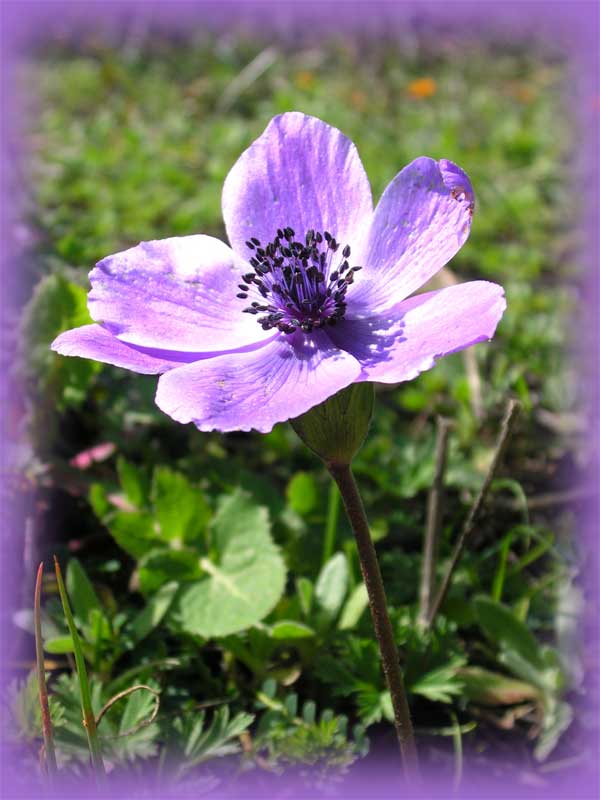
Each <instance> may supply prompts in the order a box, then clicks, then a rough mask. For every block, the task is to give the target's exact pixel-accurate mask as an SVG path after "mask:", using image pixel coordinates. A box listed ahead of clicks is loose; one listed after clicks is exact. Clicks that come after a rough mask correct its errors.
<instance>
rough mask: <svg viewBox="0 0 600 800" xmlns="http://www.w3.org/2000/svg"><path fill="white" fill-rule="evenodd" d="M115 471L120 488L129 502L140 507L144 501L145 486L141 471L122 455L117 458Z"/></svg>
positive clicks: (144, 477) (144, 478)
mask: <svg viewBox="0 0 600 800" xmlns="http://www.w3.org/2000/svg"><path fill="white" fill-rule="evenodd" d="M117 473H118V475H119V481H120V483H121V488H122V489H123V491H124V492H125V496H126V497H127V499H128V500H129V502H130V503H131V504H132V505H134V506H135V507H136V508H142V507H143V506H144V505H145V502H146V495H147V486H146V483H147V481H146V476H145V475H144V473H143V471H142V470H141V469H140V468H139V467H137V466H136V465H135V464H132V463H131V462H130V461H127V460H126V459H125V458H123V457H122V456H119V458H118V459H117Z"/></svg>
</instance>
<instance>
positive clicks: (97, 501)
mask: <svg viewBox="0 0 600 800" xmlns="http://www.w3.org/2000/svg"><path fill="white" fill-rule="evenodd" d="M88 500H89V502H90V505H91V507H92V509H93V510H94V514H95V515H96V516H97V517H98V519H103V518H104V516H105V515H106V514H107V513H108V511H109V510H110V502H109V500H108V496H107V492H106V488H105V487H104V485H103V484H101V483H92V485H91V486H90V491H89V493H88Z"/></svg>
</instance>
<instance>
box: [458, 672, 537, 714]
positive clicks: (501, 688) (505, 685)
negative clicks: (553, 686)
mask: <svg viewBox="0 0 600 800" xmlns="http://www.w3.org/2000/svg"><path fill="white" fill-rule="evenodd" d="M458 675H459V677H460V679H461V681H462V684H463V690H462V693H463V695H464V696H465V697H466V698H467V699H468V700H469V701H470V702H472V703H478V704H479V705H484V706H503V705H506V706H511V705H514V704H516V703H522V702H524V701H526V700H535V701H538V700H539V699H540V691H539V689H537V688H536V687H535V686H532V685H531V684H530V683H526V682H525V681H517V680H515V679H514V678H509V677H508V676H507V675H502V674H501V673H499V672H492V671H490V670H488V669H483V668H482V667H463V668H461V669H460V670H459V671H458Z"/></svg>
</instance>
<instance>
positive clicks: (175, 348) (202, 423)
mask: <svg viewBox="0 0 600 800" xmlns="http://www.w3.org/2000/svg"><path fill="white" fill-rule="evenodd" d="M222 204H223V217H224V220H225V227H226V229H227V235H228V236H229V241H230V243H231V248H229V247H228V246H227V245H226V244H224V243H223V242H221V241H219V240H217V239H213V238H212V237H210V236H202V235H198V236H186V237H181V238H173V239H164V240H160V241H153V242H142V243H141V244H139V245H138V246H137V247H132V248H131V249H129V250H125V251H123V252H122V253H117V254H116V255H113V256H108V257H107V258H105V259H103V260H102V261H100V262H99V263H98V264H97V265H96V267H95V269H93V270H92V271H91V273H90V280H91V284H92V289H91V291H90V294H89V300H88V305H89V310H90V314H91V316H92V318H93V319H94V320H96V321H97V324H94V325H84V326H83V327H81V328H76V329H74V330H70V331H67V332H66V333H63V334H61V335H60V336H59V337H58V338H57V339H56V340H55V341H54V342H53V344H52V347H53V349H54V350H56V351H57V352H59V353H62V354H63V355H69V356H81V357H84V358H93V359H96V360H98V361H105V362H106V363H108V364H114V365H116V366H119V367H125V368H126V369H130V370H133V371H134V372H141V373H147V374H157V373H162V374H161V377H160V379H159V381H158V390H157V393H156V403H157V405H158V406H159V407H160V408H161V409H162V410H163V411H164V412H166V413H167V414H169V415H170V416H171V417H173V419H175V420H177V421H178V422H186V423H187V422H193V423H194V424H195V425H196V426H197V427H198V428H199V429H200V430H202V431H210V430H215V429H216V430H220V431H233V430H243V431H247V430H251V429H256V430H258V431H261V432H263V433H267V432H268V431H270V430H271V428H272V427H273V425H274V424H275V423H277V422H282V421H284V420H288V419H293V418H294V417H297V416H299V415H300V414H303V413H304V412H306V411H308V410H309V409H310V408H311V407H312V406H315V405H317V404H318V403H321V402H323V401H324V400H326V399H327V398H328V397H330V396H331V395H333V394H335V393H336V392H337V391H339V390H340V389H343V388H344V387H346V386H348V385H350V384H351V383H353V382H355V381H377V382H381V383H396V382H399V381H406V380H410V379H411V378H414V377H416V376H417V375H418V374H419V373H420V372H422V371H423V370H426V369H429V368H430V367H432V366H433V364H434V361H435V359H436V358H437V357H438V356H442V355H446V354H447V353H452V352H454V351H456V350H460V349H462V348H464V347H468V346H469V345H471V344H474V343H475V342H481V341H484V340H487V339H489V338H490V337H491V336H492V335H493V334H494V331H495V329H496V325H497V324H498V321H499V319H500V317H501V316H502V313H503V311H504V309H505V307H506V303H505V300H504V293H503V290H502V288H501V287H500V286H498V285H496V284H494V283H488V282H486V281H473V282H470V283H463V284H460V285H457V286H452V287H451V288H447V289H442V290H440V291H434V292H427V293H425V294H419V295H414V296H411V295H413V293H414V292H415V291H416V290H417V289H419V287H421V286H422V285H423V284H424V283H426V282H427V281H428V280H429V279H430V278H431V277H432V276H433V275H434V274H435V273H436V272H438V270H439V269H440V268H441V267H443V266H444V264H446V263H447V262H448V261H449V260H450V259H451V258H452V256H454V254H455V253H456V252H457V251H458V250H459V249H460V247H461V246H462V245H463V244H464V242H465V240H466V238H467V236H468V235H469V229H470V226H471V216H472V214H473V190H472V188H471V184H470V182H469V179H468V177H467V176H466V175H465V173H464V172H463V171H462V170H461V169H460V168H459V167H457V166H456V165H455V164H453V163H451V162H450V161H446V160H444V159H442V160H440V161H434V160H433V159H431V158H425V157H421V158H417V159H416V160H415V161H413V162H412V163H411V164H409V165H408V166H407V167H405V168H404V169H403V170H402V171H401V172H400V173H398V175H396V177H395V178H394V180H393V181H392V182H391V183H390V184H389V186H388V187H387V189H386V190H385V192H384V193H383V196H382V197H381V199H380V201H379V203H378V205H377V207H376V208H375V210H373V204H372V199H371V190H370V187H369V181H368V179H367V176H366V173H365V171H364V168H363V166H362V164H361V161H360V158H359V156H358V152H357V150H356V148H355V147H354V145H353V144H352V142H351V141H350V140H349V139H347V138H346V137H345V136H343V135H342V134H341V133H340V131H338V130H336V129H335V128H331V127H330V126H329V125H326V124H325V123H324V122H321V120H319V119H315V118H314V117H308V116H306V115H304V114H300V113H296V112H293V113H288V114H282V115H281V116H278V117H275V118H274V119H273V120H272V121H271V122H270V123H269V125H268V127H267V129H266V130H265V132H264V133H263V134H262V136H260V137H259V138H258V139H257V140H256V141H255V142H254V143H253V144H252V145H251V146H250V147H249V148H248V149H247V150H246V151H245V152H244V153H243V154H242V155H241V156H240V158H239V160H238V161H237V163H236V164H235V165H234V167H233V168H232V170H231V172H230V173H229V175H228V176H227V179H226V181H225V185H224V187H223V199H222Z"/></svg>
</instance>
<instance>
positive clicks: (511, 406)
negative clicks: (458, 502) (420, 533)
mask: <svg viewBox="0 0 600 800" xmlns="http://www.w3.org/2000/svg"><path fill="white" fill-rule="evenodd" d="M520 407H521V406H520V403H519V402H518V401H517V400H509V401H508V404H507V406H506V411H505V412H504V418H503V420H502V425H501V427H500V434H499V435H498V440H497V442H496V449H495V451H494V457H493V458H492V463H491V464H490V466H489V468H488V471H487V474H486V476H485V479H484V481H483V485H482V487H481V489H480V490H479V494H478V495H477V497H476V499H475V502H474V503H473V505H472V506H471V510H470V511H469V515H468V516H467V519H466V520H465V524H464V525H463V529H462V531H461V532H460V536H459V537H458V541H457V542H456V545H455V547H454V551H453V552H452V557H451V559H450V564H449V565H448V569H447V570H446V574H445V575H444V578H443V580H442V583H441V586H440V588H439V590H438V593H437V595H436V597H435V600H434V601H433V603H432V606H431V609H430V612H429V618H428V620H427V624H428V625H429V626H431V625H432V623H433V621H434V620H435V618H436V616H437V614H438V612H439V610H440V608H441V606H442V604H443V602H444V600H445V599H446V595H447V594H448V589H449V588H450V582H451V581H452V576H453V575H454V571H455V569H456V567H457V565H458V562H459V561H460V559H461V556H462V554H463V551H464V549H465V546H466V544H467V541H468V540H469V538H470V537H471V535H472V533H473V531H474V530H475V522H476V521H477V517H478V516H479V512H480V511H481V509H482V508H483V505H484V503H485V500H486V497H487V494H488V491H489V488H490V485H491V483H492V480H493V479H494V475H495V474H496V470H497V469H498V467H499V466H500V463H501V461H502V457H503V456H504V451H505V450H506V445H507V442H508V439H509V437H510V434H511V433H512V430H513V428H514V425H515V422H516V421H517V415H518V412H519V409H520Z"/></svg>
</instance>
